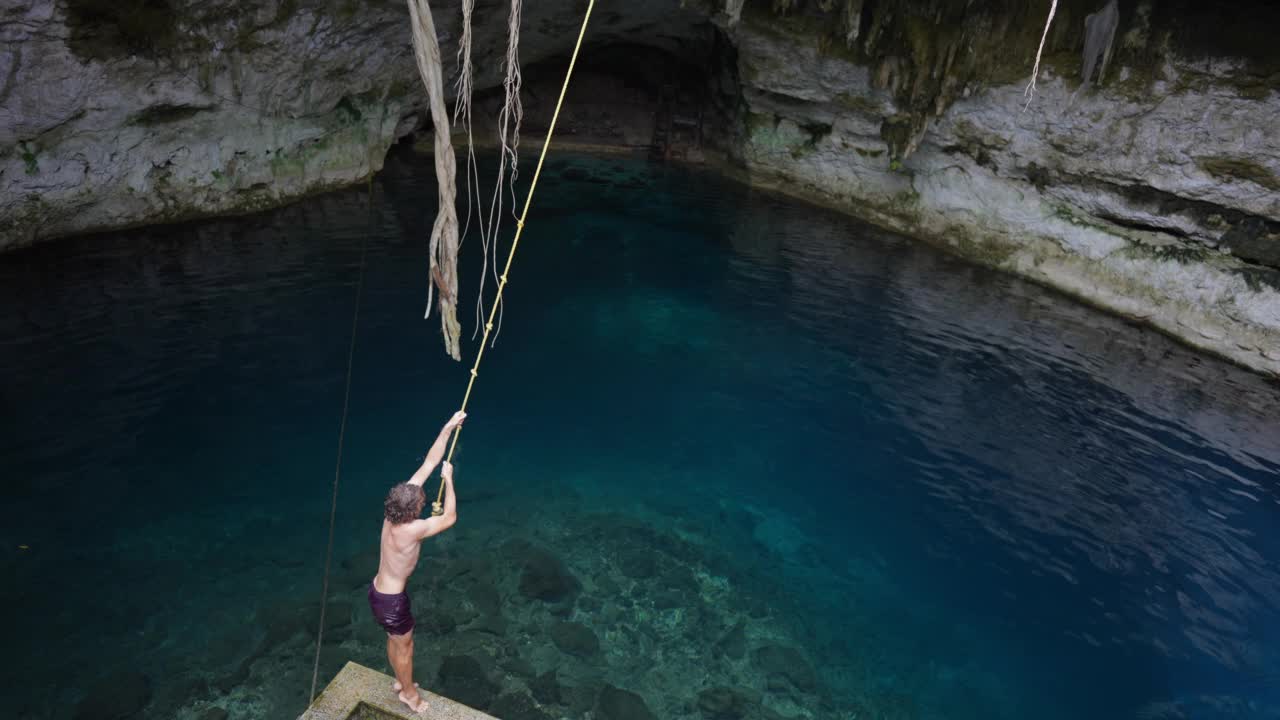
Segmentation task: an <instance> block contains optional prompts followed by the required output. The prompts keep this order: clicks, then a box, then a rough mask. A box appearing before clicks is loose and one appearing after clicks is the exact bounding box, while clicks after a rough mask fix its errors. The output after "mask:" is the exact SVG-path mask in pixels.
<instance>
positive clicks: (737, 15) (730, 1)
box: [724, 0, 746, 27]
mask: <svg viewBox="0 0 1280 720" xmlns="http://www.w3.org/2000/svg"><path fill="white" fill-rule="evenodd" d="M744 4H746V0H724V14H725V15H728V16H729V27H733V26H734V25H737V24H738V21H739V20H741V19H742V6H743V5H744Z"/></svg>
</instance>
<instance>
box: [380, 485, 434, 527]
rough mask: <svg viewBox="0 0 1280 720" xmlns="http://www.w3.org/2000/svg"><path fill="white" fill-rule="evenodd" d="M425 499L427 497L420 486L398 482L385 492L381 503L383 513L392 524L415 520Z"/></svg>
mask: <svg viewBox="0 0 1280 720" xmlns="http://www.w3.org/2000/svg"><path fill="white" fill-rule="evenodd" d="M426 500H427V497H426V495H424V494H423V492H422V488H421V487H419V486H417V485H410V484H409V483H400V484H399V485H396V486H394V487H392V488H391V492H389V493H387V499H386V500H385V501H383V503H382V510H383V514H384V515H385V516H386V518H387V521H388V522H390V523H391V524H392V525H400V524H402V523H407V522H409V521H411V520H417V519H418V514H419V513H421V512H422V507H423V506H424V505H425V504H426Z"/></svg>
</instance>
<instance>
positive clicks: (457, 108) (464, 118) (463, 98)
mask: <svg viewBox="0 0 1280 720" xmlns="http://www.w3.org/2000/svg"><path fill="white" fill-rule="evenodd" d="M474 10H475V0H462V35H461V37H460V38H459V39H458V79H457V81H455V82H454V85H453V95H454V105H453V124H454V125H455V126H457V125H458V124H459V122H461V125H462V127H463V128H465V129H466V133H467V162H466V167H467V214H466V219H465V221H464V222H463V225H462V234H461V236H460V238H459V240H458V247H459V248H461V247H462V243H463V242H464V241H465V240H466V239H467V234H468V232H469V231H470V230H471V215H472V213H473V212H476V213H479V212H480V211H479V208H480V207H482V205H483V201H482V200H481V197H480V172H479V167H478V165H477V163H476V144H475V135H474V134H473V133H472V131H471V95H472V88H473V78H474V76H475V73H474V70H473V67H472V65H471V37H472V36H471V15H472V12H473V11H474ZM473 201H474V204H473ZM479 228H480V250H481V257H482V258H483V263H484V265H483V266H482V267H481V268H480V285H479V288H478V290H477V294H476V325H475V329H474V330H472V332H471V339H472V340H474V339H475V337H476V333H478V332H480V328H481V327H483V325H484V314H483V313H484V280H485V276H486V275H487V274H488V269H489V235H488V232H487V230H486V228H485V226H484V224H483V223H481V224H480V225H479Z"/></svg>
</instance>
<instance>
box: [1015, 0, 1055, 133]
mask: <svg viewBox="0 0 1280 720" xmlns="http://www.w3.org/2000/svg"><path fill="white" fill-rule="evenodd" d="M1057 11H1058V0H1050V5H1049V19H1048V20H1045V21H1044V33H1042V34H1041V35H1040V47H1039V48H1037V49H1036V64H1035V67H1033V68H1032V69H1031V82H1029V83H1027V89H1026V90H1025V91H1023V93H1022V94H1023V96H1024V97H1026V98H1027V104H1026V105H1023V106H1022V111H1023V112H1026V111H1027V108H1029V107H1031V99H1032V98H1033V97H1035V94H1036V76H1037V75H1039V74H1040V55H1041V54H1043V53H1044V41H1045V39H1046V38H1048V37H1049V26H1050V25H1052V24H1053V14H1054V13H1056V12H1057Z"/></svg>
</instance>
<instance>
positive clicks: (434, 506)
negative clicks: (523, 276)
mask: <svg viewBox="0 0 1280 720" xmlns="http://www.w3.org/2000/svg"><path fill="white" fill-rule="evenodd" d="M595 4H596V2H595V0H589V2H588V3H587V12H586V14H585V15H583V16H582V28H581V29H580V30H578V41H577V42H576V43H574V46H573V55H572V56H571V57H570V58H569V69H568V70H566V71H565V73H564V84H563V85H561V86H560V98H559V99H558V100H556V111H555V113H554V114H553V115H552V116H551V125H550V126H549V127H548V128H547V137H546V139H545V140H543V141H542V154H541V155H539V156H538V167H537V169H536V170H534V171H533V181H532V182H531V183H529V194H528V195H526V196H525V199H524V210H522V211H520V219H519V220H516V235H515V238H514V239H513V240H512V241H511V251H510V252H508V253H507V264H506V266H504V267H503V268H502V276H501V277H499V278H498V294H497V295H496V296H495V297H494V299H493V306H492V307H490V308H489V320H488V321H487V322H485V324H484V337H483V338H481V340H480V349H479V351H477V352H476V362H475V364H474V365H472V366H471V379H470V380H468V381H467V392H466V394H464V395H463V396H462V407H461V408H460V410H466V409H467V401H468V400H470V399H471V388H472V387H473V386H474V385H475V384H476V377H477V371H478V370H479V369H480V360H481V359H483V358H484V348H485V346H486V345H488V343H489V332H490V331H491V330H493V319H494V317H495V316H496V315H497V312H498V306H499V304H501V302H502V291H503V289H504V288H506V286H507V273H508V272H510V271H511V261H512V259H514V258H515V256H516V247H517V246H518V245H519V244H520V234H521V233H523V232H524V219H525V216H526V215H528V214H529V204H530V203H532V202H533V191H534V190H536V189H537V188H538V176H539V175H541V174H542V161H544V160H546V159H547V148H548V147H550V146H551V135H552V134H553V133H554V132H555V130H556V121H557V120H559V119H560V106H561V105H562V104H563V103H564V96H565V93H566V92H568V90H569V78H571V77H573V66H574V64H575V63H576V62H577V61H578V50H580V49H581V48H582V38H583V36H584V35H586V34H587V22H588V21H589V20H591V9H592V8H593V7H595ZM461 434H462V426H461V425H459V426H458V427H457V428H455V429H454V431H453V440H452V442H450V443H449V456H448V457H447V458H445V460H446V461H452V460H453V451H454V450H455V449H456V448H457V447H458V436H459V435H461ZM443 497H444V478H441V479H440V490H439V491H438V492H436V501H435V502H433V503H431V514H432V515H439V514H441V513H443V512H444V507H443V506H442V505H441V499H442V498H443Z"/></svg>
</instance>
